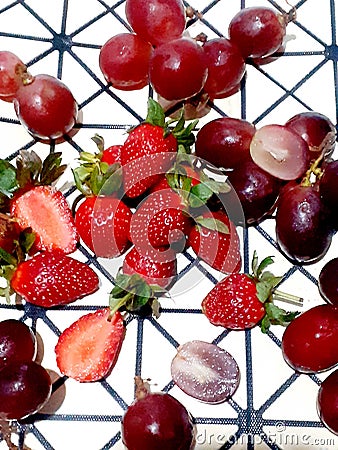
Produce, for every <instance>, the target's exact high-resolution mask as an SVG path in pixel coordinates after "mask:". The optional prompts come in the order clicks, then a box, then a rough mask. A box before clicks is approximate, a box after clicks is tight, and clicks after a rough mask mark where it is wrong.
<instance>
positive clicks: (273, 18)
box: [228, 6, 286, 58]
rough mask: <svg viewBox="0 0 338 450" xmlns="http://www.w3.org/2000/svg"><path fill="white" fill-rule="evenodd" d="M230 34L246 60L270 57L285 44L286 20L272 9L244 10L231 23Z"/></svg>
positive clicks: (258, 7) (254, 8) (250, 8)
mask: <svg viewBox="0 0 338 450" xmlns="http://www.w3.org/2000/svg"><path fill="white" fill-rule="evenodd" d="M228 32H229V38H230V40H231V41H233V42H234V43H235V44H237V46H238V48H239V49H240V50H241V52H242V55H243V57H244V58H248V57H250V58H260V57H262V56H269V55H271V54H272V53H274V52H276V51H277V50H278V49H279V48H280V46H281V45H282V43H283V40H284V37H285V32H286V19H285V18H284V16H283V15H281V14H278V13H276V12H275V11H274V10H273V9H271V8H267V7H261V6H257V7H249V8H243V9H241V10H240V11H239V12H238V13H237V14H236V15H235V16H234V17H233V18H232V20H231V21H230V24H229V29H228Z"/></svg>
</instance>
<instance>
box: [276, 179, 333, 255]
mask: <svg viewBox="0 0 338 450" xmlns="http://www.w3.org/2000/svg"><path fill="white" fill-rule="evenodd" d="M331 239H332V229H331V227H330V224H329V220H328V213H327V211H326V210H325V208H324V207H323V203H322V201H321V199H320V195H319V192H318V190H317V189H316V187H315V186H312V185H310V186H306V185H305V186H304V185H302V184H297V183H293V182H290V183H288V184H287V185H286V186H284V188H283V189H282V191H281V194H280V196H279V200H278V207H277V212H276V240H277V243H278V245H279V247H280V249H281V251H282V252H283V253H284V254H285V255H286V256H287V257H288V258H289V259H291V260H293V261H297V262H299V263H310V262H314V261H318V260H319V259H320V258H322V257H323V256H324V255H325V253H326V252H327V250H328V249H329V247H330V244H331Z"/></svg>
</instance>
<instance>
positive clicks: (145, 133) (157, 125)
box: [121, 98, 195, 198]
mask: <svg viewBox="0 0 338 450" xmlns="http://www.w3.org/2000/svg"><path fill="white" fill-rule="evenodd" d="M194 126H195V123H192V124H190V126H189V127H187V128H184V120H183V119H182V120H179V121H178V123H177V125H176V126H175V128H174V129H173V130H169V127H168V125H167V124H166V122H165V114H164V111H163V109H162V107H161V106H160V104H159V103H157V102H155V101H154V100H153V99H151V98H150V99H149V102H148V114H147V117H146V120H145V121H144V122H142V123H140V124H139V125H138V126H136V127H134V128H132V129H131V130H130V131H129V135H128V137H127V139H126V141H125V143H124V144H123V148H122V153H121V162H122V167H123V177H124V190H125V193H126V195H127V196H128V197H131V198H134V197H139V196H140V195H142V194H143V193H144V192H146V191H147V190H148V189H149V188H150V187H151V186H152V185H154V184H155V183H157V182H158V181H159V180H160V179H161V175H162V174H164V173H165V172H166V171H167V169H168V168H169V167H170V165H171V163H172V161H173V159H174V157H175V155H176V153H177V151H178V148H179V147H180V146H181V145H182V146H184V147H185V148H186V149H190V145H191V144H192V143H193V142H194V136H193V134H192V129H193V128H194ZM180 148H181V147H180Z"/></svg>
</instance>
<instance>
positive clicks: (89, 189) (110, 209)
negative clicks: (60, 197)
mask: <svg viewBox="0 0 338 450" xmlns="http://www.w3.org/2000/svg"><path fill="white" fill-rule="evenodd" d="M93 140H94V141H95V142H96V144H97V145H98V147H99V149H101V150H100V151H99V152H98V153H96V154H92V153H89V152H82V153H81V155H80V158H79V159H80V165H79V166H78V167H76V168H75V169H74V170H73V175H74V180H75V184H76V187H77V188H78V189H79V191H80V192H81V193H82V195H81V196H80V200H82V197H83V196H85V199H84V201H82V202H81V203H80V205H79V207H78V208H77V210H76V211H75V224H76V227H77V231H78V233H79V235H80V237H81V239H82V240H83V242H84V243H85V244H86V245H87V247H89V248H90V249H91V250H92V251H93V252H94V253H95V254H96V256H99V257H102V258H115V257H117V256H120V255H122V254H123V253H124V252H125V251H126V250H127V249H128V248H129V247H130V246H131V242H130V241H129V228H130V220H131V217H132V212H131V210H130V208H129V207H128V206H127V205H126V204H125V203H124V202H123V201H122V200H121V199H120V197H119V189H120V187H121V183H122V178H121V177H122V173H121V170H120V164H119V162H118V161H117V162H116V161H115V162H114V163H113V164H111V165H109V164H108V163H107V162H105V161H103V158H104V156H105V155H106V156H107V155H108V156H107V159H109V158H110V157H113V159H114V157H115V156H114V155H112V154H109V153H108V154H106V153H105V152H106V151H108V152H110V149H112V147H108V149H106V150H103V147H104V145H103V140H102V138H101V137H100V136H98V135H95V136H94V137H93ZM114 152H115V150H114ZM104 159H106V158H104ZM117 159H119V157H118V158H117ZM111 161H112V159H111ZM75 203H76V204H77V203H78V201H76V202H75Z"/></svg>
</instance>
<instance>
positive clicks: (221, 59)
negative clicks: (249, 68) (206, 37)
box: [203, 38, 245, 98]
mask: <svg viewBox="0 0 338 450" xmlns="http://www.w3.org/2000/svg"><path fill="white" fill-rule="evenodd" d="M203 50H204V53H205V55H206V62H207V66H208V77H207V80H206V82H205V85H204V91H205V92H207V93H208V94H209V95H210V97H212V98H216V97H217V98H219V97H222V96H224V95H226V94H227V93H228V92H230V91H232V90H233V89H234V88H237V86H238V85H239V83H240V81H241V80H242V78H243V76H244V73H245V62H244V59H243V57H242V55H241V53H240V51H239V49H238V48H237V46H236V45H235V44H234V43H233V42H231V41H230V40H229V39H226V38H215V39H211V40H210V41H207V42H206V43H205V44H204V46H203Z"/></svg>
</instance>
